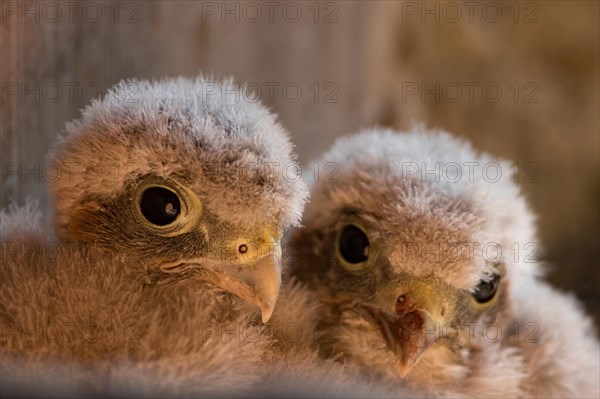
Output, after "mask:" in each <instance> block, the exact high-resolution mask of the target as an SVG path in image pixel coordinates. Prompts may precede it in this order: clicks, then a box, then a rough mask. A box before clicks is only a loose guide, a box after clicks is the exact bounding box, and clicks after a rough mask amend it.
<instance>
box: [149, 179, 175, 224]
mask: <svg viewBox="0 0 600 399" xmlns="http://www.w3.org/2000/svg"><path fill="white" fill-rule="evenodd" d="M140 209H141V210H142V214H143V215H144V217H145V218H146V219H148V221H149V222H150V223H152V224H155V225H157V226H165V225H167V224H170V223H173V222H174V221H175V219H177V216H179V213H180V212H181V203H180V202H179V197H177V194H175V193H174V192H173V191H171V190H168V189H166V188H164V187H150V188H148V189H146V191H144V194H142V199H141V201H140Z"/></svg>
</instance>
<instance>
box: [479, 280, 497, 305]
mask: <svg viewBox="0 0 600 399" xmlns="http://www.w3.org/2000/svg"><path fill="white" fill-rule="evenodd" d="M499 285H500V276H499V275H497V274H495V275H494V277H493V278H492V279H491V280H489V281H485V280H481V281H480V282H479V285H478V286H477V288H476V289H475V292H474V293H473V298H475V300H476V301H477V302H479V303H486V302H489V301H491V300H492V298H494V295H496V291H497V290H498V286H499Z"/></svg>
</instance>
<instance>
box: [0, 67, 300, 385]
mask: <svg viewBox="0 0 600 399" xmlns="http://www.w3.org/2000/svg"><path fill="white" fill-rule="evenodd" d="M49 165H52V170H53V171H54V172H55V173H54V174H53V175H52V176H51V179H49V180H50V181H49V184H50V190H51V192H52V195H53V198H54V204H55V209H54V211H55V212H54V213H55V220H56V223H55V224H56V236H57V238H58V239H57V240H56V239H55V240H54V241H48V240H47V238H46V234H43V233H41V232H39V231H37V230H36V231H29V230H26V229H24V231H19V228H18V225H19V223H18V221H19V220H21V221H23V220H24V218H23V217H21V216H19V212H16V215H17V216H15V215H13V214H11V213H10V212H4V213H3V229H2V230H3V231H2V232H3V234H2V240H3V253H2V265H1V267H0V281H1V286H0V299H1V303H0V321H1V322H2V326H3V335H2V337H1V338H2V339H1V340H0V354H1V359H2V368H3V382H6V381H11V380H15V381H17V385H18V384H19V381H21V382H22V381H27V378H28V377H31V376H36V377H35V378H39V379H43V377H42V376H46V377H47V378H49V379H50V380H51V381H52V378H53V377H48V376H51V375H57V374H60V375H61V376H62V377H64V378H65V380H68V379H72V380H73V381H78V380H82V381H84V382H85V384H86V386H88V385H92V386H93V387H94V388H95V389H96V392H114V391H111V389H113V388H114V387H115V386H116V387H117V388H116V389H120V388H123V387H124V386H127V384H129V383H131V384H132V389H133V390H134V392H135V393H136V394H139V393H140V392H142V391H143V390H144V389H147V390H148V392H151V393H153V394H157V393H165V392H166V393H182V392H183V393H188V394H189V393H190V392H191V393H194V392H199V391H202V392H206V391H210V390H211V389H222V388H236V387H237V385H241V386H243V385H244V384H247V383H249V382H252V381H253V380H255V379H256V378H257V377H256V374H257V373H258V372H259V370H258V369H259V367H258V364H259V363H260V359H261V353H262V352H261V351H262V350H264V349H265V348H266V347H267V345H268V341H269V339H268V338H267V337H263V338H264V339H261V336H260V334H261V327H260V323H255V322H254V321H253V320H254V319H255V318H256V316H257V315H256V312H255V310H254V308H252V307H250V306H246V303H250V304H253V305H256V306H258V307H259V308H260V310H261V313H262V320H263V322H266V321H267V320H268V319H269V318H270V316H271V314H272V312H273V309H274V306H275V301H276V299H277V296H278V292H279V286H280V282H281V264H280V257H281V248H280V239H281V236H282V234H283V232H284V231H285V229H286V228H288V227H289V226H290V225H292V224H295V223H297V222H298V220H299V218H300V216H301V212H302V208H303V205H304V202H305V200H306V197H307V190H306V188H305V185H304V184H303V183H302V182H301V181H298V180H297V179H289V178H287V176H288V175H289V173H285V172H284V169H286V170H287V169H290V167H294V166H295V165H296V163H295V156H294V154H293V153H292V145H291V143H290V141H289V139H288V137H287V133H286V132H285V131H284V129H283V128H282V127H281V126H280V125H279V124H278V123H277V122H276V119H275V116H274V115H272V114H271V113H269V112H268V111H267V110H266V109H265V108H264V107H263V106H262V105H260V104H259V103H257V102H254V101H252V100H251V99H250V98H248V97H246V96H245V95H244V94H243V93H242V92H241V91H240V90H238V88H236V86H235V85H234V84H233V83H231V82H227V81H226V82H215V81H211V80H206V79H204V78H197V79H193V80H189V79H184V78H177V79H166V80H162V81H158V82H148V81H137V80H132V81H126V82H122V83H119V84H118V85H117V86H116V87H115V88H113V89H112V90H110V91H109V93H108V94H107V95H106V96H105V97H104V98H103V99H101V100H99V101H95V102H93V103H92V104H91V105H90V106H88V107H87V108H86V109H85V110H84V111H83V114H82V116H81V118H80V119H79V120H76V121H74V122H72V123H69V124H67V134H66V135H65V136H64V137H63V138H62V139H61V140H60V141H59V143H58V145H57V146H56V148H55V149H54V150H53V151H52V152H51V154H50V156H49ZM13 213H15V212H13ZM15 220H16V221H17V222H15ZM9 225H10V228H6V226H9ZM15 226H17V227H15ZM34 230H35V229H34ZM239 298H241V299H242V300H240V299H239ZM90 326H91V327H90ZM90 331H91V332H90ZM94 332H95V335H94V334H92V333H94ZM90 334H92V335H91V338H90ZM257 334H258V335H257ZM78 365H79V366H78ZM54 366H56V367H58V368H56V369H54V368H53V367H54ZM59 366H60V367H59ZM253 368H254V370H253ZM35 370H38V371H39V370H41V371H40V372H36V371H35ZM48 370H58V371H52V372H50V371H48ZM52 373H54V374H52ZM61 373H62V374H61ZM253 375H254V377H253ZM59 377H60V376H59ZM140 380H141V381H143V382H141V383H139V381H140ZM56 381H61V379H60V378H56ZM238 383H239V384H238ZM236 384H237V385H236ZM75 385H76V384H73V385H72V386H75ZM69 386H71V385H69ZM5 387H6V384H5ZM119 387H120V388H119ZM152 387H155V388H156V390H153V388H152ZM140 388H143V389H140ZM163 388H165V390H161V389H163ZM117 392H119V391H117ZM76 394H78V393H76Z"/></svg>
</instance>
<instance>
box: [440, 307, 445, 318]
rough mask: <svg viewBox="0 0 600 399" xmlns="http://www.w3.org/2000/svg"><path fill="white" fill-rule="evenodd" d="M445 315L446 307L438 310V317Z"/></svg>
mask: <svg viewBox="0 0 600 399" xmlns="http://www.w3.org/2000/svg"><path fill="white" fill-rule="evenodd" d="M445 315H446V307H445V306H442V308H441V309H440V316H442V317H444V316H445Z"/></svg>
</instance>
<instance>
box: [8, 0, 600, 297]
mask: <svg viewBox="0 0 600 399" xmlns="http://www.w3.org/2000/svg"><path fill="white" fill-rule="evenodd" d="M425 3H426V5H425ZM451 3H453V4H459V6H460V5H461V4H462V3H461V2H451ZM477 4H478V5H476V6H474V8H473V9H472V10H470V9H469V8H467V7H465V6H464V5H463V6H460V8H459V9H458V11H459V13H460V15H459V14H457V11H456V9H452V8H451V7H450V8H449V7H448V5H447V4H446V3H441V2H377V3H375V2H368V3H367V2H340V3H333V2H321V3H316V2H312V1H308V2H291V3H284V2H275V3H269V2H262V1H258V2H235V1H234V2H228V3H223V2H220V1H217V2H210V1H209V2H194V1H189V2H188V1H174V2H170V1H154V2H128V1H125V2H112V1H108V2H94V1H91V2H87V3H83V2H78V1H74V2H44V1H29V2H22V1H16V2H15V1H2V2H1V3H0V7H1V9H0V10H1V13H2V14H1V19H0V24H1V26H0V34H1V38H0V45H1V48H0V68H1V71H0V79H1V83H2V86H1V89H2V101H1V103H0V132H1V134H0V140H1V142H0V144H1V148H0V154H1V157H2V192H1V195H0V205H2V206H5V205H6V204H7V203H8V202H9V201H10V200H11V199H14V200H16V201H18V202H22V201H23V200H24V198H25V197H26V196H33V197H36V198H40V200H41V202H42V205H43V206H44V207H47V206H48V199H47V197H46V194H45V190H46V189H45V184H44V180H45V179H44V177H45V176H44V155H45V153H46V152H47V150H48V148H49V147H50V145H51V143H52V141H53V140H54V138H55V136H56V135H57V134H58V132H60V131H61V129H62V127H63V125H64V122H65V121H67V120H70V119H72V118H75V117H76V116H77V115H78V110H79V109H80V108H81V107H83V106H85V104H87V103H88V101H89V99H90V98H92V97H95V96H96V95H98V94H100V93H101V92H104V91H105V90H106V89H107V88H108V87H110V85H112V84H114V83H115V82H117V81H119V80H120V79H122V78H127V77H141V78H153V77H162V76H166V75H178V74H183V75H193V74H195V73H196V72H198V71H203V72H204V73H215V74H218V75H233V76H234V77H235V78H236V79H237V80H238V81H248V82H251V84H252V85H253V87H255V88H256V89H258V90H259V94H260V95H261V98H262V99H263V101H264V102H265V103H267V104H268V105H269V106H270V107H272V109H273V110H274V111H275V112H277V113H279V114H280V117H281V120H282V122H283V123H284V124H285V125H286V126H287V127H288V128H289V129H290V131H291V133H292V135H293V138H294V141H295V142H296V144H297V148H298V151H299V153H300V157H301V161H302V162H303V163H307V162H308V161H309V160H310V159H311V158H312V157H314V156H317V155H318V154H319V153H320V152H321V151H323V150H324V149H325V148H326V147H328V146H329V145H330V144H331V143H332V142H333V140H334V139H335V137H337V136H340V135H342V134H346V133H348V132H351V131H353V130H356V129H358V128H361V127H367V126H372V125H375V124H379V125H385V126H393V127H396V128H399V129H403V128H408V127H409V126H410V124H411V123H412V122H413V121H415V122H425V123H426V124H427V125H429V126H438V127H442V128H445V129H447V130H449V131H452V132H455V133H456V134H459V135H461V136H464V137H467V138H469V139H470V140H472V141H473V142H474V144H475V145H476V147H478V148H480V149H484V150H486V151H489V152H491V153H493V154H494V155H497V156H501V157H504V158H508V159H514V160H515V161H518V162H519V165H520V166H521V167H522V169H521V170H522V172H524V173H521V175H520V179H521V185H522V187H523V189H524V191H525V193H526V194H527V196H528V197H529V198H530V200H531V203H532V205H533V208H534V209H535V211H536V212H537V213H538V214H539V216H540V219H539V226H540V232H541V237H542V244H543V245H544V248H546V251H545V252H544V254H543V256H544V257H545V258H547V259H549V260H551V261H552V262H554V264H555V271H554V272H553V273H552V274H551V278H552V279H553V280H555V281H556V282H557V283H559V284H560V285H562V286H563V287H566V288H575V289H577V291H578V293H579V295H580V296H581V297H582V298H584V299H585V300H586V301H588V303H590V304H591V303H593V301H596V304H597V303H598V295H599V294H597V293H595V291H596V285H597V282H598V281H599V279H600V268H599V267H598V266H599V265H598V263H599V254H598V236H599V230H600V227H599V223H600V222H599V209H598V203H599V199H600V198H599V176H598V175H599V160H598V150H599V129H600V127H599V119H598V118H599V116H598V115H599V114H598V109H599V108H600V107H599V106H600V101H599V77H598V70H599V65H598V60H599V57H598V52H599V20H598V18H599V4H598V3H597V2H567V1H564V2H563V1H552V2H550V1H548V2H545V1H537V2H521V3H517V2H505V3H499V2H491V3H486V2H481V3H477ZM490 4H491V5H490ZM298 10H300V13H301V14H300V15H299V14H298ZM498 10H500V13H501V15H500V16H499V17H498V15H499V14H497V12H498ZM438 21H439V22H438ZM436 85H437V86H436ZM270 88H272V90H271V89H270ZM298 88H300V90H301V94H298V90H297V89H298ZM469 88H471V89H472V90H473V92H472V96H471V95H470V94H471V93H469V90H470V89H469ZM484 88H485V89H486V90H487V91H484ZM498 88H499V89H500V91H501V95H500V96H499V97H498V96H497V94H495V93H496V90H497V89H498ZM458 89H460V93H459V92H458V91H457V90H458ZM415 91H416V92H415ZM527 163H531V165H534V166H529V167H528V169H525V167H526V164H527ZM531 168H533V169H531ZM532 170H533V172H532ZM526 173H534V174H533V178H534V179H533V182H529V183H526V182H524V178H525V177H526ZM590 306H592V305H590Z"/></svg>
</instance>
